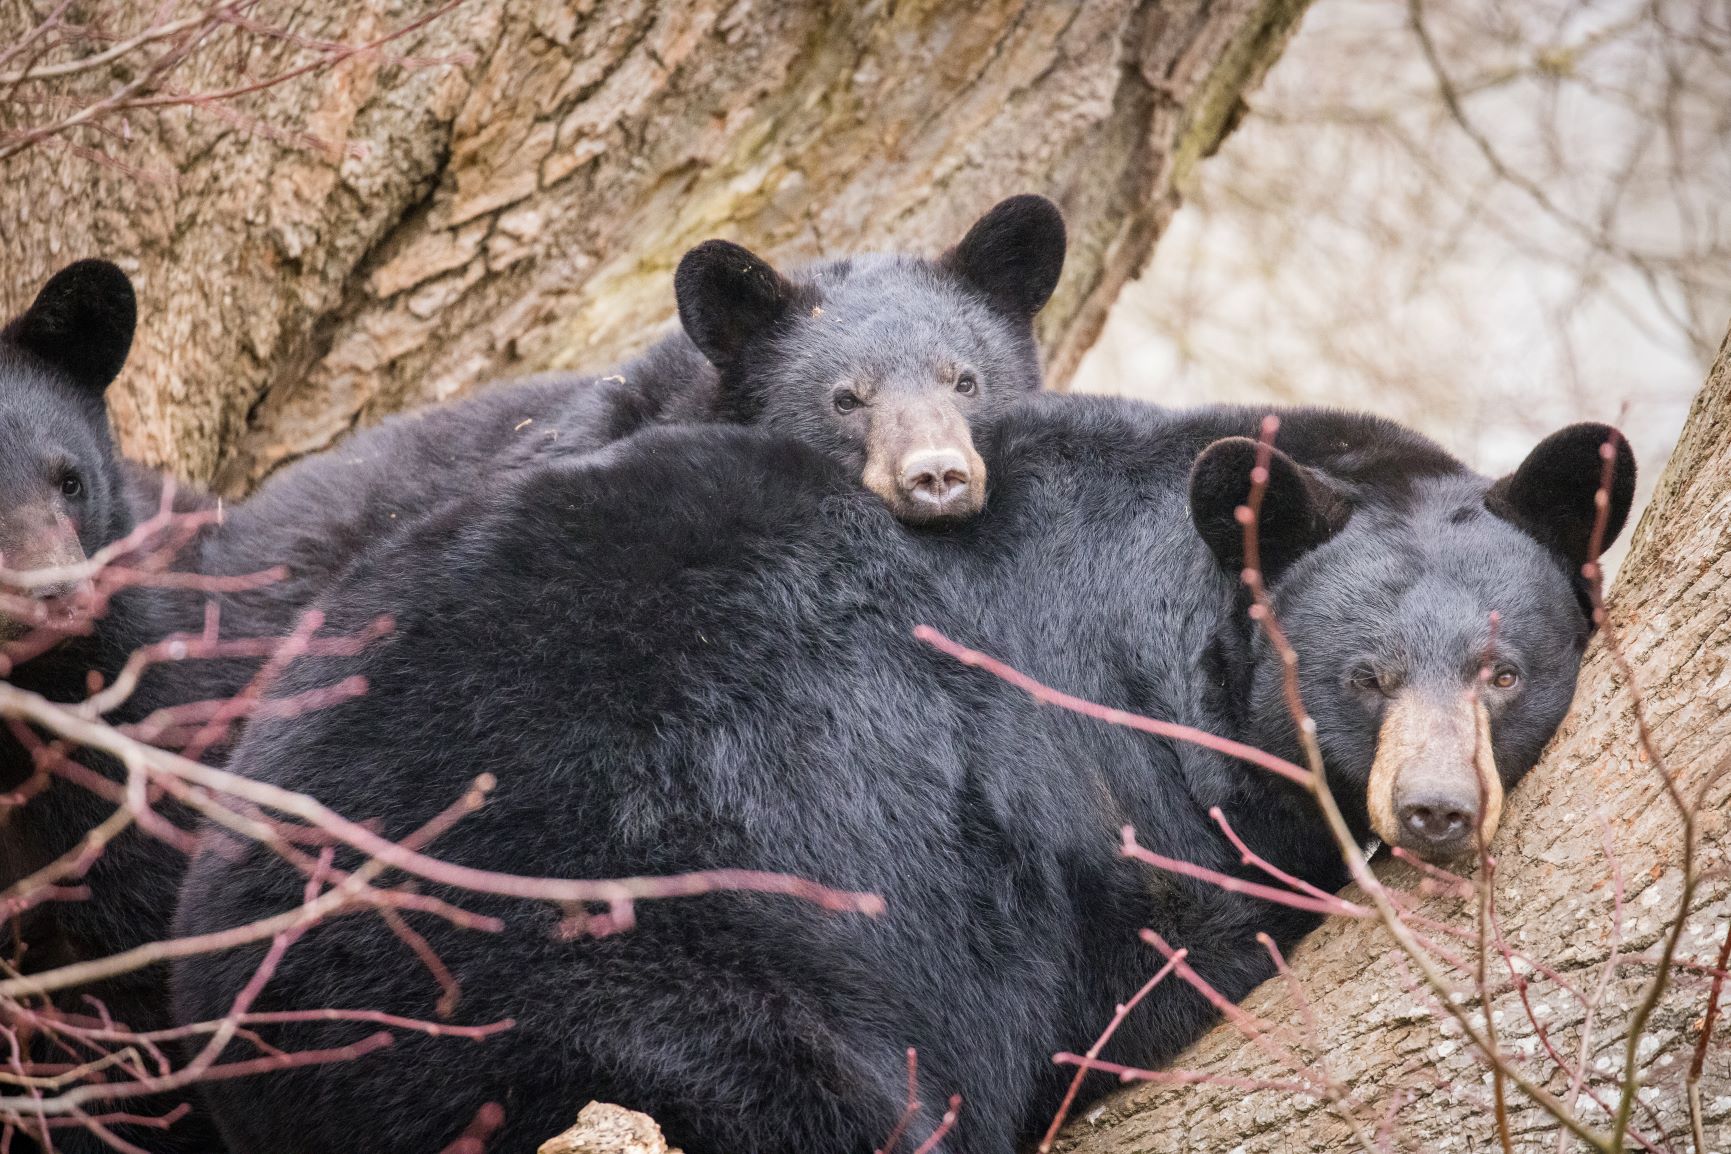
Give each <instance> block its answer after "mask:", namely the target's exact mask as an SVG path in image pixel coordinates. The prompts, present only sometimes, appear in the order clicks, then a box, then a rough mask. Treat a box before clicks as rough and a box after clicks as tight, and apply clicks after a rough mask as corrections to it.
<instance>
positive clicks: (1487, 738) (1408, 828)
mask: <svg viewBox="0 0 1731 1154" xmlns="http://www.w3.org/2000/svg"><path fill="white" fill-rule="evenodd" d="M1366 803H1367V807H1368V809H1369V811H1370V824H1371V828H1372V829H1373V830H1374V831H1375V833H1376V836H1377V837H1379V838H1381V839H1382V840H1383V841H1384V842H1386V843H1387V844H1389V845H1391V846H1395V845H1398V846H1400V847H1402V848H1403V849H1407V850H1410V851H1411V852H1413V853H1415V854H1417V855H1419V856H1420V857H1422V858H1424V859H1425V860H1426V861H1431V862H1445V861H1450V860H1452V859H1454V858H1458V857H1461V856H1462V855H1464V854H1467V853H1470V852H1472V850H1473V849H1474V848H1475V847H1476V846H1477V845H1479V844H1480V841H1481V839H1482V841H1484V842H1489V841H1490V839H1491V837H1492V836H1493V835H1494V834H1495V833H1496V832H1497V825H1498V824H1499V822H1500V821H1501V820H1502V812H1503V783H1502V778H1501V777H1500V776H1499V775H1498V773H1497V768H1496V758H1495V755H1494V754H1493V753H1492V750H1491V727H1490V714H1489V713H1488V712H1487V711H1486V710H1485V707H1484V703H1483V702H1482V701H1479V700H1478V699H1477V698H1476V697H1474V696H1473V695H1471V694H1468V693H1453V692H1450V691H1444V692H1440V693H1424V692H1422V691H1420V690H1418V689H1406V690H1403V691H1401V692H1400V693H1399V694H1397V695H1396V696H1395V698H1394V699H1393V700H1392V701H1390V702H1389V703H1388V707H1387V710H1386V711H1385V712H1384V714H1383V720H1382V726H1381V728H1380V730H1379V731H1378V733H1377V744H1376V760H1375V762H1374V763H1373V764H1372V766H1371V771H1370V784H1369V789H1368V794H1367V797H1366Z"/></svg>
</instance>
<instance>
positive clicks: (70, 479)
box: [60, 473, 84, 501]
mask: <svg viewBox="0 0 1731 1154" xmlns="http://www.w3.org/2000/svg"><path fill="white" fill-rule="evenodd" d="M60 495H61V496H62V497H65V498H66V499H67V500H70V501H76V500H77V499H78V498H80V497H82V496H84V479H83V478H82V477H80V476H79V475H78V474H77V473H67V474H66V475H65V476H64V477H62V478H60Z"/></svg>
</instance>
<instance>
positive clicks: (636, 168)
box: [0, 0, 1305, 494]
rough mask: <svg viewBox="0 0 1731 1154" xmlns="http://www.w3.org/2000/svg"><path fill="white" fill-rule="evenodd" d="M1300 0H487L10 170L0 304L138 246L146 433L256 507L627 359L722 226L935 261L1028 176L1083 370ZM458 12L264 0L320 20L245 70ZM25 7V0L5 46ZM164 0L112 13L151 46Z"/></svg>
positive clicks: (191, 4)
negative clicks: (404, 420)
mask: <svg viewBox="0 0 1731 1154" xmlns="http://www.w3.org/2000/svg"><path fill="white" fill-rule="evenodd" d="M1304 3H1305V0H1225V2H1205V0H1083V2H1070V0H1020V2H1018V0H987V2H985V3H979V4H971V3H970V4H964V3H939V2H935V0H924V2H905V0H904V2H889V0H877V2H871V3H863V4H823V3H813V2H808V0H798V2H795V0H785V2H784V0H774V2H764V0H690V2H682V3H677V4H662V3H656V2H653V0H536V2H533V3H508V2H506V0H466V2H464V3H461V4H459V5H458V6H456V7H455V8H454V9H453V10H452V11H450V12H448V13H445V14H443V15H440V16H439V17H438V18H437V19H436V20H434V21H432V22H431V23H430V24H429V25H428V27H427V28H426V29H424V30H423V31H421V32H419V33H417V34H416V35H415V36H413V37H411V38H407V39H404V40H401V41H399V42H396V43H393V44H391V45H390V46H389V51H390V52H391V53H398V54H409V55H413V56H418V57H429V56H431V57H442V58H446V59H447V63H444V64H435V65H432V66H421V67H404V66H403V65H402V64H401V63H400V62H398V61H396V60H394V59H392V58H390V57H387V56H385V55H383V54H379V53H374V54H368V55H361V56H357V57H354V58H352V59H349V60H348V61H346V62H345V63H342V64H340V65H337V66H336V67H334V68H332V69H329V70H326V71H320V72H317V73H315V74H313V75H310V76H307V77H305V78H303V79H300V80H296V81H294V82H292V83H289V84H285V85H283V86H281V87H276V88H271V89H269V90H267V91H264V92H261V93H257V94H254V95H253V96H249V97H247V98H245V101H244V102H242V103H240V104H239V105H238V107H239V108H240V109H242V110H243V111H244V112H245V114H246V115H247V116H249V117H252V118H254V119H253V121H252V122H251V123H242V124H237V123H235V122H234V120H233V119H232V117H230V118H225V117H224V116H223V115H218V114H216V113H215V112H214V111H213V110H212V109H211V108H209V107H206V108H202V109H193V110H188V109H186V108H171V109H164V110H160V111H153V112H147V113H138V114H133V115H131V116H129V117H128V118H127V122H126V124H125V125H124V128H125V130H126V135H127V137H128V139H127V141H126V142H125V143H124V144H119V143H116V144H114V145H113V147H112V148H111V151H115V152H116V153H117V154H118V155H120V156H121V157H123V158H124V160H125V161H126V162H127V163H128V164H129V165H131V166H132V167H133V168H136V169H139V170H142V173H143V175H142V176H141V175H138V174H135V173H131V172H127V171H123V170H122V169H120V168H118V167H115V166H112V165H108V166H104V165H101V164H92V163H90V162H89V161H88V160H85V159H82V158H81V157H79V156H77V155H75V154H74V152H73V151H72V147H73V146H74V145H76V144H77V141H78V139H80V138H78V137H76V136H74V137H72V138H71V139H70V140H69V139H68V138H66V137H57V138H53V139H49V140H45V141H42V142H41V143H38V144H36V145H34V146H32V147H31V148H30V149H28V150H26V151H24V152H23V153H21V154H20V155H19V156H18V157H17V158H15V159H13V160H11V161H7V162H0V188H3V189H5V193H4V195H3V196H0V305H3V306H5V307H6V308H7V309H8V311H10V310H13V309H15V308H17V307H19V306H21V304H22V303H23V302H25V301H27V300H28V299H29V296H30V294H31V293H32V292H33V291H34V290H35V288H36V287H37V286H38V285H39V284H40V283H41V281H42V280H43V278H45V277H46V276H48V275H49V274H50V273H51V272H52V271H53V270H54V269H55V268H57V267H58V266H59V265H61V264H63V263H64V262H65V261H67V260H68V259H71V258H73V257H76V256H84V255H107V256H110V257H113V258H117V259H119V260H120V262H121V263H122V264H123V265H125V266H126V267H127V268H128V271H130V272H132V273H134V274H135V276H136V278H137V279H138V281H139V282H140V285H141V289H142V295H143V298H144V308H143V321H142V329H141V333H140V338H139V343H138V345H137V346H136V351H135V353H134V357H133V361H132V364H131V366H130V367H129V368H128V370H127V373H126V375H125V377H124V378H123V384H122V387H120V388H119V389H118V390H117V391H116V394H115V396H114V402H113V405H112V408H113V411H114V414H115V417H116V421H117V424H118V427H119V429H120V431H121V435H122V439H123V442H124V443H125V446H126V447H127V449H128V450H129V451H130V452H131V453H132V454H133V455H135V456H137V457H139V458H140V459H143V460H146V461H149V462H151V463H155V464H162V465H167V466H170V467H172V468H174V469H176V470H178V471H179V472H181V473H182V474H184V475H185V476H187V477H188V478H190V479H193V480H196V481H200V482H214V483H215V484H217V485H218V486H219V487H220V488H221V489H223V490H225V491H227V492H229V493H231V494H234V493H240V492H244V491H245V490H247V489H248V488H250V487H251V486H252V485H253V484H255V483H256V482H257V480H258V479H259V478H261V477H262V476H263V475H265V474H266V473H267V472H268V471H269V470H271V469H272V468H274V467H276V466H277V465H279V464H281V463H282V462H284V461H285V460H288V459H290V458H292V457H294V456H296V455H299V454H304V453H308V452H313V451H316V450H319V449H323V448H325V447H327V446H329V445H330V444H331V443H332V442H333V441H334V440H335V439H336V438H338V437H339V436H341V435H342V434H343V433H344V432H345V431H346V430H348V429H349V428H351V427H353V426H354V425H355V424H357V423H364V422H367V421H371V420H374V419H376V418H378V417H380V416H382V415H384V414H386V413H389V412H391V411H394V410H396V409H400V408H403V407H406V406H409V405H413V404H418V403H421V402H425V401H431V400H437V399H442V398H445V397H448V396H451V395H453V394H455V393H458V392H460V391H462V390H464V389H466V388H469V387H472V386H474V385H475V384H477V383H479V382H485V381H487V380H489V379H494V378H498V377H501V376H506V375H516V374H520V373H525V372H531V371H536V370H541V369H548V368H563V367H593V368H596V369H599V368H601V367H603V366H605V365H607V364H609V363H610V362H612V361H614V360H616V359H618V358H620V357H621V356H623V355H626V354H628V353H630V352H632V351H634V350H636V349H637V348H639V347H641V346H643V345H644V344H646V343H648V341H649V339H650V337H651V335H652V333H653V331H654V328H655V326H656V325H657V324H658V323H659V322H661V321H662V320H664V319H665V318H666V317H668V316H669V315H670V314H671V311H672V294H671V291H670V275H669V274H670V272H671V270H672V268H673V266H674V264H675V263H676V261H677V260H678V257H679V255H680V254H681V253H682V252H683V251H684V250H685V249H686V248H687V247H688V246H690V245H691V244H693V243H695V242H696V241H698V240H701V239H703V238H704V237H706V236H710V235H713V234H716V233H725V234H726V235H728V236H729V237H731V238H734V239H738V240H740V241H742V242H744V243H747V244H750V245H753V246H760V247H761V248H762V249H764V250H765V251H767V252H768V253H771V254H773V255H774V256H775V257H778V258H781V259H785V260H790V261H793V260H799V259H809V258H815V257H819V256H823V255H826V254H834V253H838V252H843V251H847V250H852V249H857V248H860V247H866V246H891V245H894V246H905V247H910V248H915V249H922V250H928V251H929V250H932V249H935V248H937V247H939V246H942V245H944V244H945V243H948V242H950V241H952V240H953V239H954V238H956V237H959V236H960V234H961V230H962V229H963V228H964V227H965V225H966V224H967V222H968V221H969V220H971V219H972V217H973V216H974V215H975V214H977V213H978V212H980V211H982V210H983V209H984V208H985V207H987V206H988V205H989V204H990V203H991V202H992V201H993V200H995V199H996V198H998V197H1000V196H1002V195H1006V194H1009V193H1012V192H1018V191H1027V190H1034V191H1041V192H1045V193H1048V194H1050V195H1052V196H1053V197H1054V198H1055V199H1056V200H1058V201H1059V202H1060V203H1061V204H1062V205H1063V207H1064V208H1065V210H1066V212H1067V214H1068V216H1069V220H1070V224H1071V228H1072V230H1073V233H1072V235H1073V247H1072V250H1071V258H1070V264H1069V267H1068V270H1067V273H1066V276H1065V278H1064V281H1063V284H1062V286H1061V287H1060V290H1059V293H1058V296H1057V297H1056V299H1055V300H1054V301H1053V303H1052V304H1051V305H1050V306H1049V307H1048V309H1047V310H1046V313H1045V314H1044V316H1043V317H1042V322H1041V335H1042V339H1043V341H1044V343H1045V347H1046V349H1047V352H1048V355H1049V363H1050V366H1051V371H1052V376H1053V379H1054V381H1056V382H1062V381H1064V380H1065V379H1066V378H1067V377H1068V375H1069V373H1070V371H1071V370H1072V369H1073V368H1074V366H1075V364H1076V362H1077V360H1078V359H1079V358H1080V356H1081V354H1082V352H1083V351H1084V350H1085V349H1086V348H1087V346H1088V345H1089V344H1090V343H1091V342H1092V340H1093V338H1094V336H1095V334H1096V333H1097V332H1098V330H1099V328H1100V326H1101V324H1102V323H1103V321H1104V318H1105V315H1106V310H1107V308H1108V306H1109V305H1110V303H1111V301H1112V299H1113V298H1114V297H1115V296H1116V295H1117V292H1118V290H1119V288H1120V287H1121V286H1122V285H1123V284H1124V282H1125V281H1126V280H1127V279H1128V278H1130V277H1132V276H1133V275H1135V274H1136V272H1138V271H1139V270H1140V268H1141V267H1142V265H1143V263H1144V262H1145V260H1146V258H1147V256H1148V253H1149V251H1150V249H1151V247H1152V245H1153V242H1154V239H1155V237H1156V236H1157V235H1158V233H1159V232H1160V230H1161V228H1162V227H1163V226H1164V224H1165V222H1166V221H1167V219H1168V218H1169V217H1170V216H1171V213H1172V211H1173V208H1174V206H1175V204H1176V201H1177V196H1178V190H1179V188H1180V187H1181V186H1182V185H1183V184H1184V182H1185V178H1186V175H1187V174H1188V172H1189V171H1190V170H1191V168H1192V167H1193V166H1194V164H1195V163H1196V161H1197V160H1198V159H1200V158H1201V157H1203V156H1205V155H1207V154H1208V153H1209V152H1211V151H1212V150H1213V148H1214V147H1216V145H1217V144H1218V143H1219V141H1220V139H1221V137H1222V136H1223V135H1224V134H1225V133H1226V132H1227V131H1229V130H1230V128H1231V126H1232V124H1233V123H1234V121H1235V119H1236V116H1237V112H1238V110H1239V108H1241V104H1240V100H1239V97H1240V95H1241V93H1242V92H1243V91H1244V90H1245V89H1246V88H1247V87H1248V86H1250V85H1253V84H1254V83H1256V82H1257V80H1258V79H1259V78H1260V76H1261V74H1262V73H1263V71H1264V70H1265V69H1266V68H1267V66H1268V65H1269V64H1270V63H1271V62H1272V60H1273V59H1274V57H1275V56H1276V55H1277V54H1278V52H1279V50H1280V48H1281V46H1282V45H1283V44H1284V42H1285V39H1286V36H1287V35H1288V33H1289V32H1290V30H1291V29H1292V27H1293V26H1294V24H1295V23H1296V21H1297V18H1298V16H1299V14H1300V12H1301V11H1302V9H1303V7H1304ZM208 6H209V4H208V3H207V2H206V0H184V2H182V3H180V4H174V5H169V6H167V7H169V8H171V9H173V11H172V12H170V13H169V15H171V16H179V15H180V14H181V13H182V12H183V11H187V10H196V9H197V8H200V7H208ZM440 6H441V5H440V4H439V3H437V2H436V0H397V2H395V3H384V2H379V3H365V4H333V3H304V4H294V3H272V2H270V0H266V2H265V3H264V4H262V5H261V6H260V7H258V8H256V9H255V10H253V11H252V12H251V13H250V15H251V18H252V19H254V20H256V21H258V22H260V23H265V24H271V25H274V26H277V27H279V28H287V29H288V30H290V31H292V32H293V33H294V34H296V35H297V36H299V37H302V38H304V39H303V40H302V42H301V45H300V47H297V45H296V43H295V42H293V41H292V40H288V39H285V38H283V37H280V36H274V37H273V36H242V35H241V34H239V33H235V34H234V37H235V43H237V44H241V45H244V46H245V49H244V53H243V55H244V61H243V63H244V71H243V72H242V73H241V74H240V76H241V78H242V79H246V78H252V77H268V76H270V75H272V74H274V73H276V72H280V71H281V70H282V69H283V68H284V67H285V65H287V64H289V63H292V62H293V61H294V60H295V59H297V57H296V56H295V53H296V52H297V51H299V50H300V48H303V47H304V44H305V38H310V39H323V40H332V41H345V42H349V43H363V42H366V41H368V40H370V39H374V38H377V37H379V36H381V35H382V34H384V33H387V32H389V31H391V30H392V29H398V28H402V27H403V26H405V25H407V24H409V23H410V22H412V21H414V20H415V19H417V18H418V17H421V16H424V15H425V14H427V13H428V12H430V11H434V10H436V9H437V8H439V7H440ZM30 7H31V6H30V5H29V4H27V3H23V2H22V0H21V2H19V3H12V4H7V5H4V6H3V8H0V45H4V44H7V43H11V42H14V41H15V40H16V39H17V38H18V36H19V35H21V34H22V31H23V30H22V29H20V28H19V27H17V26H16V24H13V26H12V27H10V28H9V27H8V24H9V23H12V22H15V21H18V20H20V19H24V18H26V17H27V16H28V14H29V11H30ZM37 7H41V8H43V9H44V11H46V9H47V8H48V7H50V6H43V5H38V6H37ZM163 9H164V6H163V5H162V4H160V3H159V0H117V2H115V3H111V4H106V5H104V7H103V9H102V11H103V16H102V19H103V21H104V22H105V26H106V27H107V28H108V29H110V30H111V31H113V32H116V33H125V32H128V31H130V30H134V29H136V28H138V27H140V26H143V25H144V24H145V23H146V22H147V21H148V20H150V19H157V20H161V19H163V18H164V17H163V16H162V12H163ZM228 34H229V33H228V32H226V31H225V32H223V33H222V35H228ZM100 46H101V45H93V46H92V48H91V50H92V51H94V50H95V49H96V48H97V47H100ZM235 55H236V53H235V52H231V51H228V50H226V49H224V50H220V51H211V52H208V53H202V54H199V55H194V56H193V57H191V58H190V59H189V60H188V61H187V62H186V63H185V64H183V65H182V66H181V67H180V68H179V70H177V71H176V72H175V73H174V74H173V82H174V85H175V86H176V87H177V88H178V89H179V90H181V91H186V92H200V91H209V90H211V89H213V88H214V89H220V88H222V87H224V86H228V85H232V84H234V83H235V81H236V67H237V65H236V61H235V59H234V57H235ZM450 58H457V59H456V60H455V61H454V62H451V60H450ZM17 64H18V62H16V61H14V62H11V66H12V67H16V66H17ZM3 71H4V70H3V69H0V72H3ZM126 78H127V74H126V73H125V72H124V71H122V70H119V69H116V70H114V71H112V72H110V71H109V70H103V71H101V72H99V73H97V74H95V75H89V76H84V77H80V78H78V83H76V84H71V83H69V85H68V91H66V92H63V93H59V94H58V95H59V96H61V97H63V98H65V99H66V100H69V101H78V100H86V101H88V100H94V99H96V98H98V97H99V96H100V95H102V94H105V93H107V92H108V91H110V90H111V89H113V88H114V87H115V86H116V85H118V84H121V83H123V82H124V81H125V80H126ZM7 95H8V94H7V93H6V92H5V91H3V90H0V105H3V104H4V101H5V100H6V98H7ZM26 111H28V110H26ZM4 127H6V116H5V109H4V108H3V107H0V128H4ZM110 127H111V128H113V127H114V126H112V125H111V126H110ZM261 128H262V129H263V130H262V131H261V130H260V129H261ZM294 132H301V133H311V134H313V135H315V136H316V137H318V138H320V139H322V140H324V141H326V142H328V143H332V144H335V145H339V146H340V152H339V153H338V154H336V155H332V154H331V153H328V152H321V151H319V150H317V149H308V148H307V147H305V146H304V145H297V144H295V143H294V142H293V141H292V140H290V139H288V138H287V134H290V133H294ZM84 139H85V140H86V143H88V142H89V138H84Z"/></svg>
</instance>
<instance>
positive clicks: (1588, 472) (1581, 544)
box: [1485, 421, 1635, 568]
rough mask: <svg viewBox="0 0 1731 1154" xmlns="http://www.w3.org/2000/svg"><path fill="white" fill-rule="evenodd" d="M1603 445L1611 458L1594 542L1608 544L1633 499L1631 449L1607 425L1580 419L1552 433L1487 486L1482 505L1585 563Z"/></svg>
mask: <svg viewBox="0 0 1731 1154" xmlns="http://www.w3.org/2000/svg"><path fill="white" fill-rule="evenodd" d="M1606 445H1610V446H1612V452H1613V453H1614V454H1615V457H1616V460H1615V464H1614V465H1613V466H1612V472H1611V493H1610V496H1611V504H1610V508H1608V509H1607V510H1606V511H1605V536H1604V540H1603V541H1601V542H1600V543H1599V547H1600V549H1601V550H1603V549H1608V548H1610V545H1611V542H1613V541H1615V540H1616V539H1617V534H1618V533H1620V532H1622V531H1623V523H1624V522H1625V521H1627V520H1628V518H1629V506H1630V505H1632V504H1633V503H1634V501H1635V454H1634V453H1633V452H1632V451H1631V450H1630V449H1629V439H1628V438H1627V437H1625V436H1623V434H1622V433H1620V432H1618V431H1617V430H1616V429H1614V428H1612V427H1611V426H1610V425H1601V424H1598V423H1596V422H1592V421H1583V422H1582V423H1580V424H1578V425H1570V426H1568V427H1567V428H1564V429H1559V430H1558V431H1556V432H1554V433H1552V434H1551V435H1550V436H1548V437H1546V438H1545V439H1544V440H1542V441H1540V442H1539V443H1538V446H1537V447H1536V448H1534V449H1533V451H1532V452H1530V453H1528V454H1527V459H1526V460H1524V461H1522V462H1521V465H1520V468H1518V469H1516V470H1515V471H1514V472H1512V473H1510V474H1509V475H1508V476H1506V477H1504V478H1502V479H1501V480H1500V481H1498V482H1497V483H1496V484H1494V485H1492V486H1491V489H1490V492H1488V493H1486V494H1485V507H1486V508H1487V509H1489V510H1490V511H1491V512H1493V513H1495V514H1496V515H1497V516H1499V517H1502V518H1504V519H1505V520H1508V521H1513V522H1514V523H1515V524H1516V525H1518V526H1520V527H1521V528H1522V529H1524V530H1526V531H1527V532H1528V533H1530V534H1532V536H1534V537H1536V538H1537V539H1538V541H1539V543H1540V544H1542V545H1546V546H1548V547H1550V548H1552V549H1555V550H1556V551H1557V552H1559V553H1561V554H1562V555H1563V556H1564V558H1566V559H1567V560H1568V562H1569V563H1570V564H1571V565H1573V566H1575V567H1576V568H1579V567H1580V566H1582V565H1585V564H1586V563H1587V561H1588V559H1589V556H1588V555H1589V554H1590V553H1591V552H1592V547H1593V526H1594V525H1595V524H1596V523H1597V521H1598V508H1597V505H1596V502H1595V498H1596V497H1597V495H1598V492H1599V485H1600V483H1601V482H1602V481H1603V480H1604V471H1605V458H1604V457H1603V456H1601V453H1602V452H1603V450H1604V447H1605V446H1606Z"/></svg>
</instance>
